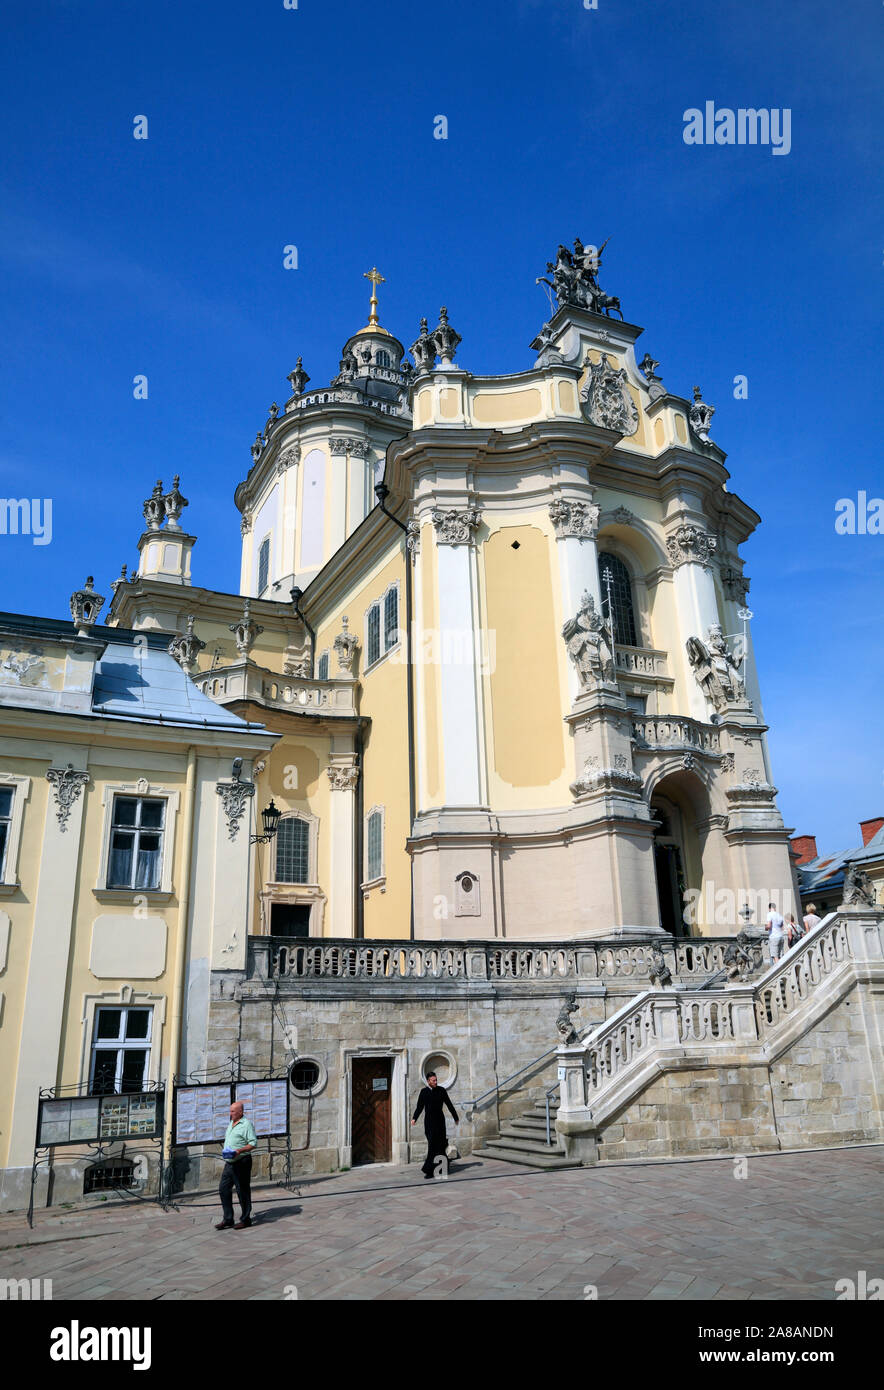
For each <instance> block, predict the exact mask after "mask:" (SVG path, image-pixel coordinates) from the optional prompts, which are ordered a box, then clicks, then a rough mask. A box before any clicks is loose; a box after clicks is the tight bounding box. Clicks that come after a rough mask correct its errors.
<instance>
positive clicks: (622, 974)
mask: <svg viewBox="0 0 884 1390" xmlns="http://www.w3.org/2000/svg"><path fill="white" fill-rule="evenodd" d="M731 940H732V938H731V937H706V938H695V939H691V940H673V939H672V938H671V937H660V936H654V937H653V938H648V939H647V940H646V941H631V942H628V943H627V942H622V941H613V940H602V939H599V940H597V941H580V942H565V943H562V942H559V943H555V944H551V943H549V942H519V943H518V944H515V943H513V944H511V945H510V944H504V943H501V942H482V941H478V942H454V941H441V942H433V941H423V942H414V941H407V942H403V941H395V940H393V941H390V940H387V941H379V940H375V941H353V940H349V939H330V938H323V939H315V940H311V939H303V940H293V941H287V942H282V941H280V940H279V939H278V938H273V937H261V936H254V937H250V939H249V975H250V976H251V977H253V978H263V979H276V980H284V979H290V980H299V979H311V978H319V979H328V980H361V981H367V980H377V981H383V982H388V981H395V980H421V979H424V980H486V981H489V982H491V983H496V982H501V983H503V982H508V981H513V982H517V981H549V982H550V983H560V984H561V985H563V986H565V985H570V984H577V983H579V982H581V981H594V982H601V983H605V982H617V981H622V982H626V983H628V982H631V981H635V980H639V981H648V980H650V978H651V976H652V973H653V953H654V951H662V953H663V957H664V960H665V962H666V965H667V966H668V968H669V970H670V971H671V973H672V976H673V978H674V979H677V980H679V981H680V982H683V983H691V982H694V983H700V982H702V981H704V980H706V979H707V978H708V977H709V976H710V975H712V974H714V973H715V972H716V971H717V970H720V969H721V968H722V964H723V960H724V951H725V948H726V946H727V945H728V943H729V942H730V941H731ZM753 949H754V951H755V952H756V956H757V961H756V964H758V965H760V964H761V956H762V948H761V944H760V943H759V944H758V945H756V946H755V947H754V948H753Z"/></svg>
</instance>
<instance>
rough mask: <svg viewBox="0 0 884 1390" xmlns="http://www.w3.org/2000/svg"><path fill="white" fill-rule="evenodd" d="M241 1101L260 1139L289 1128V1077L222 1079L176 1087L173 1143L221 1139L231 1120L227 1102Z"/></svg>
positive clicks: (274, 1135)
mask: <svg viewBox="0 0 884 1390" xmlns="http://www.w3.org/2000/svg"><path fill="white" fill-rule="evenodd" d="M235 1100H239V1101H242V1105H243V1113H244V1114H245V1115H246V1116H247V1117H248V1118H249V1119H250V1120H251V1122H252V1124H253V1125H254V1126H255V1132H256V1133H257V1135H258V1138H259V1139H271V1138H278V1137H280V1136H283V1137H284V1136H285V1135H287V1134H288V1132H289V1090H288V1080H287V1079H286V1078H283V1079H282V1080H276V1079H274V1080H270V1079H266V1080H260V1081H233V1082H231V1081H223V1082H220V1083H217V1084H211V1083H209V1084H205V1085H201V1086H176V1087H175V1122H174V1126H173V1131H172V1133H173V1139H172V1143H173V1144H180V1145H181V1146H182V1147H186V1146H187V1145H188V1144H215V1143H221V1142H222V1141H223V1139H224V1135H225V1134H226V1132H227V1126H228V1125H229V1123H230V1106H231V1104H232V1103H233V1101H235Z"/></svg>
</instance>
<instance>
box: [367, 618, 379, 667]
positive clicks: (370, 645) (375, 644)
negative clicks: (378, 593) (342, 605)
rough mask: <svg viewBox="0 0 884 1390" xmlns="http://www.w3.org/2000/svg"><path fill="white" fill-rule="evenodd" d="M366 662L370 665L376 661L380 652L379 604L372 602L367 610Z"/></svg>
mask: <svg viewBox="0 0 884 1390" xmlns="http://www.w3.org/2000/svg"><path fill="white" fill-rule="evenodd" d="M366 645H367V652H366V664H367V665H369V666H370V665H371V664H372V662H373V661H377V660H378V658H379V657H380V654H381V609H380V604H377V603H373V604H372V606H371V608H369V610H368V638H367V643H366Z"/></svg>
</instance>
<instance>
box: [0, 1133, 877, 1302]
mask: <svg viewBox="0 0 884 1390" xmlns="http://www.w3.org/2000/svg"><path fill="white" fill-rule="evenodd" d="M735 1171H736V1166H735V1160H734V1159H732V1158H727V1159H704V1160H702V1161H696V1162H672V1163H658V1164H637V1165H626V1164H624V1165H612V1166H610V1167H599V1168H594V1169H565V1170H561V1171H556V1172H551V1173H539V1172H536V1171H534V1170H531V1169H528V1168H518V1167H516V1166H514V1165H511V1164H504V1163H494V1162H481V1163H480V1162H479V1161H478V1160H474V1159H470V1158H465V1159H462V1160H461V1161H460V1162H459V1163H457V1164H455V1166H454V1169H453V1170H452V1175H451V1177H450V1178H449V1179H448V1180H447V1181H435V1180H434V1181H429V1182H425V1181H423V1180H422V1178H421V1176H420V1172H419V1170H418V1169H417V1168H415V1167H414V1166H412V1167H409V1168H393V1167H387V1166H384V1167H372V1168H360V1169H357V1170H354V1171H353V1172H348V1173H341V1174H336V1175H334V1176H333V1177H329V1178H315V1179H305V1180H303V1181H302V1182H300V1183H299V1186H298V1191H297V1193H294V1192H288V1191H286V1190H285V1189H282V1188H279V1187H266V1188H262V1189H259V1190H257V1192H256V1194H255V1198H256V1200H255V1215H256V1218H257V1220H256V1224H255V1225H254V1226H253V1227H252V1228H251V1229H250V1230H246V1231H231V1230H228V1231H221V1232H219V1231H216V1230H215V1229H214V1223H215V1221H217V1220H219V1219H220V1210H219V1207H218V1206H217V1204H216V1203H213V1202H212V1199H211V1197H207V1196H199V1197H194V1198H192V1199H183V1200H181V1201H179V1202H178V1203H177V1209H176V1210H170V1211H168V1212H163V1211H162V1210H161V1209H160V1208H158V1207H156V1206H155V1205H153V1204H151V1203H144V1204H137V1203H133V1204H132V1205H128V1204H127V1205H125V1206H119V1205H117V1206H110V1205H108V1206H103V1207H99V1208H90V1209H88V1210H80V1209H78V1210H75V1211H68V1212H64V1213H60V1214H59V1213H58V1212H57V1211H44V1212H38V1213H37V1215H36V1218H35V1226H34V1229H33V1231H29V1230H28V1227H27V1225H26V1223H25V1221H24V1219H23V1218H22V1217H20V1216H19V1215H17V1214H16V1215H9V1214H7V1215H4V1216H2V1217H0V1278H7V1279H12V1278H19V1279H21V1278H31V1279H33V1278H48V1279H51V1280H52V1287H53V1297H54V1298H55V1299H112V1298H122V1299H277V1300H279V1299H286V1298H288V1299H291V1298H295V1297H297V1298H299V1299H412V1298H417V1299H532V1300H533V1299H583V1298H586V1297H593V1296H596V1297H598V1298H599V1299H709V1298H712V1299H725V1300H730V1299H804V1300H817V1299H818V1300H832V1299H833V1298H834V1297H835V1282H836V1280H838V1279H842V1278H854V1279H855V1278H856V1276H857V1273H858V1271H859V1270H866V1271H867V1273H868V1277H869V1278H871V1277H873V1276H880V1275H884V1239H882V1232H884V1223H882V1220H881V1213H882V1182H881V1178H882V1172H884V1147H881V1146H874V1147H864V1148H853V1149H840V1150H826V1151H818V1152H808V1153H787V1154H766V1155H759V1156H757V1157H751V1158H749V1159H748V1173H747V1176H746V1178H745V1179H738V1178H736V1177H735ZM593 1289H595V1290H597V1293H596V1294H594V1293H593Z"/></svg>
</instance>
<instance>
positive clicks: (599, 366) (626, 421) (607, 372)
mask: <svg viewBox="0 0 884 1390" xmlns="http://www.w3.org/2000/svg"><path fill="white" fill-rule="evenodd" d="M586 365H587V367H588V369H589V376H588V378H587V381H586V385H585V386H584V387H583V390H582V391H581V393H580V399H581V400H582V401H583V410H584V414H585V415H586V416H587V418H588V419H590V420H591V421H592V422H593V424H594V425H599V426H600V427H601V428H602V429H604V430H616V431H617V433H618V434H623V435H630V434H635V432H636V430H637V429H638V411H637V410H636V408H635V401H634V400H633V399H632V396H631V395H630V393H629V390H628V388H627V385H626V368H625V367H621V368H620V369H619V371H615V370H614V368H613V367H612V366H611V364H610V363H609V361H608V354H607V353H606V352H603V353H602V355H601V358H600V360H599V361H598V362H591V361H587V364H586Z"/></svg>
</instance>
